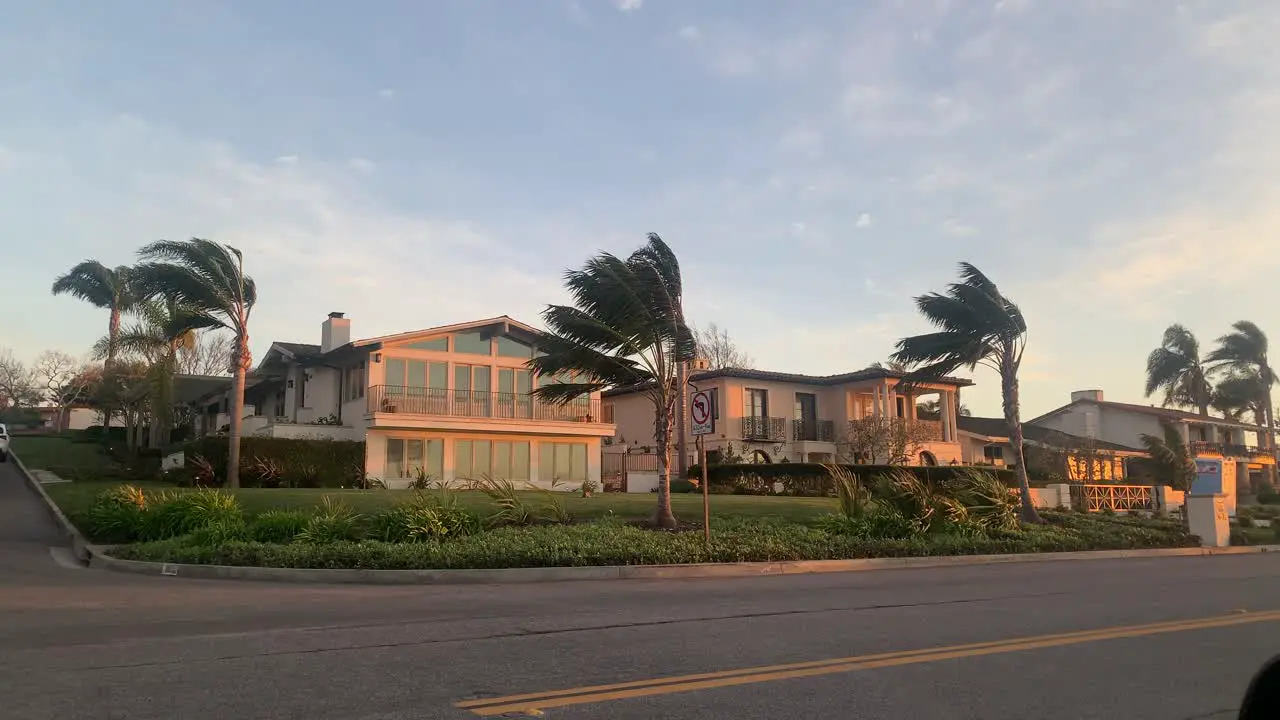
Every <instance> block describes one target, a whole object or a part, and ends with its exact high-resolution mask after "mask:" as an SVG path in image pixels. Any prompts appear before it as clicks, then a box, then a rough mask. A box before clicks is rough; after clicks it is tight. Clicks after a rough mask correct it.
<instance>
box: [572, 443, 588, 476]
mask: <svg viewBox="0 0 1280 720" xmlns="http://www.w3.org/2000/svg"><path fill="white" fill-rule="evenodd" d="M569 447H570V448H572V449H573V452H572V455H571V457H570V458H569V482H571V483H574V484H576V485H581V484H582V483H584V482H586V480H587V446H586V445H584V444H582V443H574V444H572V445H570V446H569Z"/></svg>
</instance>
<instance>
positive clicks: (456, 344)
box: [453, 330, 493, 355]
mask: <svg viewBox="0 0 1280 720" xmlns="http://www.w3.org/2000/svg"><path fill="white" fill-rule="evenodd" d="M453 351H454V352H457V353H466V354H468V355H492V354H493V341H492V339H490V338H489V337H486V336H485V335H483V334H482V333H480V332H479V331H477V330H472V331H470V332H460V333H458V334H457V335H454V336H453Z"/></svg>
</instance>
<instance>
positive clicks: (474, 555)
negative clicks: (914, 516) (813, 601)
mask: <svg viewBox="0 0 1280 720" xmlns="http://www.w3.org/2000/svg"><path fill="white" fill-rule="evenodd" d="M1044 515H1045V517H1046V518H1047V519H1049V521H1050V522H1049V524H1046V525H1043V526H1034V527H1028V528H1026V529H1025V530H1022V531H1018V532H1004V531H998V532H992V533H990V534H985V535H984V534H967V533H971V532H972V531H970V530H964V529H961V530H956V531H954V532H944V533H938V534H934V535H929V536H912V537H907V538H901V539H891V538H881V537H861V536H859V535H857V534H852V533H836V532H831V531H829V530H827V529H824V528H822V527H809V526H805V525H796V524H791V523H786V522H781V521H768V520H753V521H746V520H737V521H721V520H716V521H713V532H712V535H711V545H710V546H709V547H708V546H704V545H703V541H702V534H701V533H698V532H680V533H671V532H656V531H652V530H646V529H642V528H639V527H635V526H631V525H627V524H624V523H620V522H609V521H603V522H595V523H581V524H575V525H532V526H525V527H503V528H498V529H495V530H492V531H489V532H483V533H478V534H474V535H466V536H462V537H457V538H454V539H453V540H450V541H449V542H427V543H404V544H393V543H386V542H380V541H365V542H349V541H344V542H334V543H328V544H298V543H294V544H289V545H277V544H267V543H254V542H227V543H223V544H219V545H201V544H195V543H191V542H186V541H184V540H183V539H179V540H170V541H164V542H158V543H144V544H137V545H128V546H123V547H120V548H116V549H114V550H113V551H112V552H113V554H115V555H116V556H117V557H121V558H124V559H131V560H151V561H160V562H177V563H196V564H219V565H254V566H262V567H301V568H361V569H388V570H391V569H416V568H503V567H563V566H584V565H652V564H675V563H695V562H752V561H784V560H830V559H843V558H867V557H914V556H927V555H973V554H987V553H998V554H1003V553H1021V552H1059V551H1075V550H1104V549H1129V548H1148V547H1193V546H1195V545H1196V544H1197V542H1196V540H1195V538H1193V537H1191V536H1190V535H1188V534H1187V533H1186V532H1185V531H1183V530H1182V529H1181V528H1179V527H1178V526H1177V524H1176V523H1171V522H1168V521H1155V520H1142V519H1131V518H1111V519H1103V518H1098V517H1084V516H1075V515H1061V514H1058V513H1052V512H1046V513H1044Z"/></svg>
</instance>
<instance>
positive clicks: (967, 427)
mask: <svg viewBox="0 0 1280 720" xmlns="http://www.w3.org/2000/svg"><path fill="white" fill-rule="evenodd" d="M959 427H960V440H961V444H962V446H963V454H964V460H963V462H964V464H966V465H994V466H997V467H1004V466H1006V465H1014V464H1015V460H1014V458H1015V455H1014V454H1013V445H1012V444H1011V443H1010V442H1009V427H1008V424H1007V423H1006V422H1005V420H1004V418H986V417H967V416H963V415H962V416H960V418H959ZM1022 436H1023V447H1024V448H1026V453H1027V456H1028V463H1027V464H1028V468H1035V467H1036V460H1037V459H1038V458H1043V457H1046V456H1051V457H1054V458H1055V459H1056V460H1060V461H1061V467H1055V468H1051V469H1050V470H1051V472H1055V473H1060V474H1061V476H1062V478H1063V479H1065V480H1073V481H1078V482H1087V481H1100V482H1120V481H1123V480H1124V479H1125V478H1126V477H1128V462H1127V461H1128V460H1129V459H1131V458H1143V457H1146V456H1147V453H1146V451H1145V450H1142V449H1140V448H1134V447H1129V446H1127V445H1121V444H1119V443H1113V442H1107V441H1105V440H1097V439H1094V438H1087V437H1082V436H1080V435H1072V434H1070V433H1065V432H1062V431H1061V430H1055V429H1053V428H1048V427H1043V426H1040V425H1032V424H1030V423H1023V425H1022ZM1040 450H1043V451H1048V452H1047V453H1042V452H1037V451H1040ZM1055 464H1057V463H1056V462H1055Z"/></svg>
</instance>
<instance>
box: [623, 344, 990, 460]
mask: <svg viewBox="0 0 1280 720" xmlns="http://www.w3.org/2000/svg"><path fill="white" fill-rule="evenodd" d="M903 377H904V373H900V372H894V371H892V370H887V369H883V368H868V369H866V370H859V371H857V372H851V373H844V374H840V375H821V376H818V375H798V374H794V373H779V372H767V371H764V370H748V369H741V368H726V369H722V370H703V371H699V372H694V373H692V374H691V376H690V382H691V385H692V386H694V387H696V388H697V389H698V390H708V391H710V392H711V393H712V394H713V397H714V398H715V401H714V403H713V404H714V417H715V431H714V432H713V433H711V434H710V435H706V436H704V438H703V439H704V441H705V442H706V447H707V451H708V455H709V456H710V457H712V458H713V459H714V458H715V457H716V456H717V455H720V456H723V454H724V453H726V452H729V451H730V450H731V451H732V452H733V454H735V455H741V456H743V457H744V458H745V460H746V461H748V462H761V463H771V462H787V461H790V462H831V461H835V460H837V459H838V458H840V457H841V456H843V455H848V454H849V453H850V443H849V438H850V434H851V427H852V426H853V424H855V423H858V422H859V421H864V420H867V419H868V418H873V419H879V420H900V421H902V422H903V423H910V424H911V425H912V426H913V431H912V437H913V438H914V439H915V440H916V441H917V442H913V443H912V447H911V457H909V458H908V460H909V462H911V463H913V464H921V465H937V464H949V463H951V462H953V461H954V462H959V461H960V459H961V445H960V441H959V435H958V433H957V430H956V408H958V407H959V390H960V388H961V387H965V386H968V385H972V384H973V383H972V382H970V381H969V380H964V379H960V378H945V379H942V380H939V381H937V382H932V383H923V384H915V385H913V386H912V387H910V388H907V387H906V386H902V387H899V386H900V385H901V382H902V378H903ZM641 390H643V388H642V387H622V388H613V389H610V390H606V391H605V392H604V393H602V397H603V401H604V412H605V417H606V418H607V419H609V420H611V421H612V422H613V424H614V426H616V427H617V431H618V432H617V436H616V437H615V438H614V440H613V442H614V443H615V444H622V445H627V446H628V447H629V448H636V447H653V446H654V444H655V441H654V415H653V413H654V411H653V403H652V401H650V400H649V398H648V397H647V396H645V395H644V394H643V393H642V392H640V391H641ZM932 396H936V397H937V399H938V401H939V402H938V404H939V407H940V408H941V414H940V417H938V418H936V419H933V420H928V419H922V418H920V417H918V414H917V408H916V403H917V402H918V401H919V400H921V399H925V398H929V397H932ZM687 441H688V444H689V445H688V446H689V448H690V451H692V448H693V436H692V435H691V434H688V435H687ZM672 450H673V451H674V450H675V448H674V447H673V448H672ZM846 459H847V458H846ZM882 460H883V459H882ZM676 465H678V463H677V464H676Z"/></svg>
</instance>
